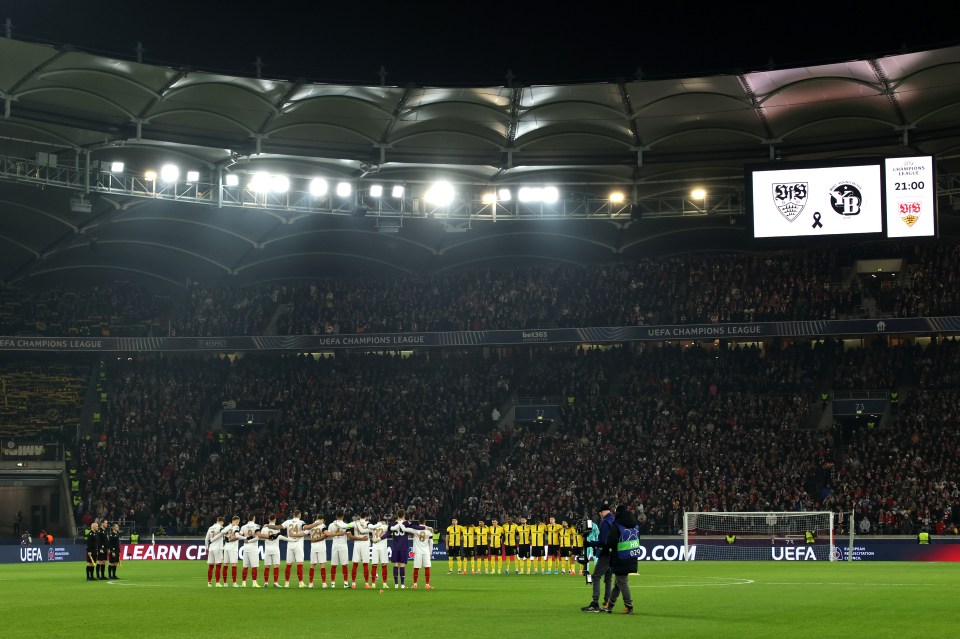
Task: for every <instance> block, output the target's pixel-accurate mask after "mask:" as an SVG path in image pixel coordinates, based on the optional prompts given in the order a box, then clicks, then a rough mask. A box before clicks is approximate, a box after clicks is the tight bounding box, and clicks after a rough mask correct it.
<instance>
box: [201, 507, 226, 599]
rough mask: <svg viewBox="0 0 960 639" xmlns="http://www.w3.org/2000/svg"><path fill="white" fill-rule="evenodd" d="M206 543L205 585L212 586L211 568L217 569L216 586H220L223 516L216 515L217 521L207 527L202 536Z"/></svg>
mask: <svg viewBox="0 0 960 639" xmlns="http://www.w3.org/2000/svg"><path fill="white" fill-rule="evenodd" d="M204 541H205V542H206V544H207V587H208V588H212V587H213V584H212V583H211V579H212V578H213V570H214V567H216V570H217V581H216V583H217V588H220V587H221V586H220V564H222V563H223V517H217V521H216V522H214V524H213V525H212V526H210V527H209V528H207V535H206V537H204Z"/></svg>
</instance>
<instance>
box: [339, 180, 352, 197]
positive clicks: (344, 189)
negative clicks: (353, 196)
mask: <svg viewBox="0 0 960 639" xmlns="http://www.w3.org/2000/svg"><path fill="white" fill-rule="evenodd" d="M352 192H353V187H351V186H350V183H349V182H337V195H338V196H340V197H349V195H350V193H352Z"/></svg>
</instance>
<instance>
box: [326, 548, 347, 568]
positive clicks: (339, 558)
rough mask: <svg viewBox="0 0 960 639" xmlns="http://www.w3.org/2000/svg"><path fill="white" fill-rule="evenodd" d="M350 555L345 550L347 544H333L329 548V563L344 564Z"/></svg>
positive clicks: (332, 564)
mask: <svg viewBox="0 0 960 639" xmlns="http://www.w3.org/2000/svg"><path fill="white" fill-rule="evenodd" d="M349 560H350V557H349V553H348V552H347V546H346V545H343V546H333V547H332V548H331V549H330V565H331V566H345V565H347V563H348V562H349Z"/></svg>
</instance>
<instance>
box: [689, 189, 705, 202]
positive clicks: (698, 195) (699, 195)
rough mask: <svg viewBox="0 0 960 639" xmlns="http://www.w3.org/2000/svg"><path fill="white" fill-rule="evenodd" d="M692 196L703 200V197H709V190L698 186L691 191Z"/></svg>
mask: <svg viewBox="0 0 960 639" xmlns="http://www.w3.org/2000/svg"><path fill="white" fill-rule="evenodd" d="M690 197H692V198H693V199H695V200H702V199H703V198H705V197H707V190H706V189H701V188H696V189H694V190H692V191H690Z"/></svg>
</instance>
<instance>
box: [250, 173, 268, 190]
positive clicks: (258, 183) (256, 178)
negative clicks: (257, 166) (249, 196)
mask: <svg viewBox="0 0 960 639" xmlns="http://www.w3.org/2000/svg"><path fill="white" fill-rule="evenodd" d="M270 182H271V179H270V174H269V173H267V172H265V171H257V172H256V173H254V174H253V176H251V178H250V182H249V183H248V184H247V188H249V189H250V190H251V191H254V192H256V193H266V192H267V191H269V190H270Z"/></svg>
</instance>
